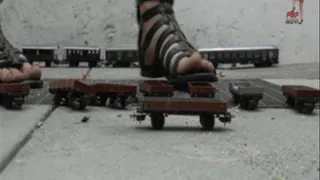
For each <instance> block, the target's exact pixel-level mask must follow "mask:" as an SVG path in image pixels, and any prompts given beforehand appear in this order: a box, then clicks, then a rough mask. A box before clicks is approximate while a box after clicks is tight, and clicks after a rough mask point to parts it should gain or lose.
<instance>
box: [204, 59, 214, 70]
mask: <svg viewBox="0 0 320 180" xmlns="http://www.w3.org/2000/svg"><path fill="white" fill-rule="evenodd" d="M201 67H202V68H203V69H206V70H208V72H214V71H215V68H214V66H213V64H212V63H211V62H210V61H208V60H206V59H202V60H201Z"/></svg>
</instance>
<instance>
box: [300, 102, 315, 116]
mask: <svg viewBox="0 0 320 180" xmlns="http://www.w3.org/2000/svg"><path fill="white" fill-rule="evenodd" d="M295 108H296V109H297V110H298V112H299V113H303V114H312V112H313V110H314V108H315V103H303V102H299V103H297V105H296V107H295Z"/></svg>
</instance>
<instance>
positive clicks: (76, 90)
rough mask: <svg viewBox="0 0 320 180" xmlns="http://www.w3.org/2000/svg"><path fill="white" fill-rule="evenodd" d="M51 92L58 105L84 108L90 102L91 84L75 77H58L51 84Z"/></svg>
mask: <svg viewBox="0 0 320 180" xmlns="http://www.w3.org/2000/svg"><path fill="white" fill-rule="evenodd" d="M49 92H50V93H51V94H53V95H54V97H53V101H54V104H55V105H56V106H60V105H66V106H69V107H71V108H73V109H79V110H83V109H85V107H86V106H87V105H88V103H89V94H91V93H92V89H91V88H90V85H88V84H86V83H84V82H82V81H80V80H75V79H56V80H53V81H52V82H51V84H50V88H49Z"/></svg>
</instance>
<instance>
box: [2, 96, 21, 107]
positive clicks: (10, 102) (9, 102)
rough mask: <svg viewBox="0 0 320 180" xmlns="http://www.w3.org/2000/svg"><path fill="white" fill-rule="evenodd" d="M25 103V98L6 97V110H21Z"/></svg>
mask: <svg viewBox="0 0 320 180" xmlns="http://www.w3.org/2000/svg"><path fill="white" fill-rule="evenodd" d="M23 102H24V97H19V96H18V97H14V96H5V97H4V102H3V103H4V106H5V108H6V109H13V108H17V109H19V108H21V107H22V105H23Z"/></svg>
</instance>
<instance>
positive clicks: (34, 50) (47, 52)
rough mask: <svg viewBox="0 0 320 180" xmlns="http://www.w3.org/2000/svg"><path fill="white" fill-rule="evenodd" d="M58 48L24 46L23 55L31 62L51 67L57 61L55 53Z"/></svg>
mask: <svg viewBox="0 0 320 180" xmlns="http://www.w3.org/2000/svg"><path fill="white" fill-rule="evenodd" d="M57 49H58V47H57V46H41V45H37V46H34V45H24V46H22V53H23V54H24V55H25V56H26V58H27V59H28V60H29V62H30V63H31V64H32V63H33V62H45V65H46V67H50V66H51V64H52V62H55V61H57V55H56V53H55V51H56V50H57Z"/></svg>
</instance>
